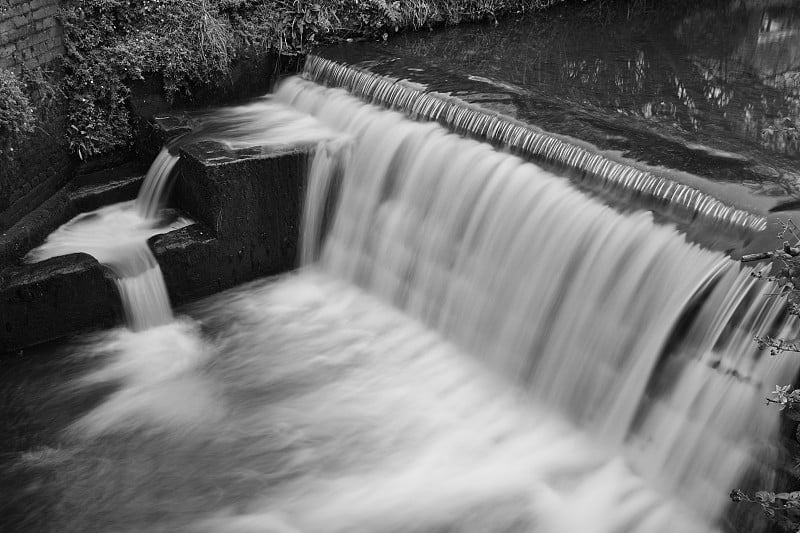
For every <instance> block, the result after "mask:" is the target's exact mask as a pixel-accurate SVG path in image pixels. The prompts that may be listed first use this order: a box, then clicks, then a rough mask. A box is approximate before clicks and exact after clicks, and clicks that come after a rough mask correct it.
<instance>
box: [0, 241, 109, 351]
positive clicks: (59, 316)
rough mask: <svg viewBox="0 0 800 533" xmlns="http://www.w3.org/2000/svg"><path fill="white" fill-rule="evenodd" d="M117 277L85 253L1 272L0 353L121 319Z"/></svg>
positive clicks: (102, 325)
mask: <svg viewBox="0 0 800 533" xmlns="http://www.w3.org/2000/svg"><path fill="white" fill-rule="evenodd" d="M122 316H123V314H122V305H121V303H120V299H119V293H118V292H117V289H116V286H115V284H114V281H113V279H112V278H111V277H110V275H109V274H108V273H107V272H106V271H105V269H104V268H102V267H101V266H100V264H99V263H98V262H97V261H96V260H95V259H94V258H92V257H90V256H88V255H86V254H72V255H65V256H61V257H54V258H52V259H48V260H47V261H43V262H41V263H34V264H28V265H20V266H17V267H12V268H7V269H5V270H4V271H2V272H0V353H2V352H9V351H14V350H18V349H21V348H23V347H26V346H31V345H33V344H37V343H41V342H46V341H49V340H53V339H57V338H60V337H63V336H65V335H69V334H73V333H76V332H79V331H85V330H89V329H94V328H97V327H104V326H110V325H113V324H116V323H119V322H121V320H122Z"/></svg>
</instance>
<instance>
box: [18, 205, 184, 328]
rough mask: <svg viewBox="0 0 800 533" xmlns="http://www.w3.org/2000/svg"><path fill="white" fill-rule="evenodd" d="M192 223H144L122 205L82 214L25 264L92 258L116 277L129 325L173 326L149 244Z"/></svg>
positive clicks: (31, 254)
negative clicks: (67, 257)
mask: <svg viewBox="0 0 800 533" xmlns="http://www.w3.org/2000/svg"><path fill="white" fill-rule="evenodd" d="M187 224H189V220H187V219H186V218H183V217H177V218H176V219H174V220H171V221H166V222H165V221H161V220H159V219H146V218H142V217H141V216H140V215H139V213H138V212H137V210H136V206H135V205H134V202H123V203H120V204H114V205H110V206H106V207H101V208H100V209H97V210H95V211H91V212H88V213H82V214H80V215H78V216H76V217H75V218H74V219H72V220H70V221H69V222H67V223H66V224H64V225H63V226H61V227H60V228H58V229H57V230H56V231H55V232H53V233H52V234H51V235H50V236H49V237H48V238H47V240H46V241H45V243H44V244H42V245H41V246H39V247H38V248H35V249H34V250H31V251H30V252H29V253H28V255H27V256H26V258H25V259H26V261H29V262H37V261H43V260H45V259H49V258H51V257H55V256H58V255H66V254H71V253H78V252H83V253H88V254H89V255H91V256H93V257H94V258H95V259H97V260H98V261H99V262H100V263H101V264H102V265H104V266H106V267H107V268H108V269H109V270H110V271H111V273H112V275H113V277H114V281H115V283H116V285H117V288H118V289H119V293H120V298H121V299H122V306H123V310H124V311H125V316H126V321H127V322H128V324H129V325H130V326H131V327H132V328H133V329H135V330H141V329H146V328H149V327H151V326H157V325H160V324H166V323H168V322H170V321H171V320H172V309H171V308H170V303H169V296H168V295H167V287H166V285H165V284H164V277H163V275H162V274H161V267H160V266H159V265H158V262H157V261H156V258H155V257H154V256H153V252H151V251H150V248H149V247H148V246H147V239H148V238H150V237H152V236H153V235H156V234H159V233H165V232H167V231H171V230H174V229H178V228H182V227H183V226H186V225H187Z"/></svg>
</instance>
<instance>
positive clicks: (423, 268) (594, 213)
mask: <svg viewBox="0 0 800 533" xmlns="http://www.w3.org/2000/svg"><path fill="white" fill-rule="evenodd" d="M279 97H281V98H284V99H285V100H286V101H287V102H291V104H292V105H294V106H296V107H299V108H301V109H304V110H306V111H308V112H310V113H312V114H315V115H316V116H318V117H319V118H320V119H321V120H323V121H324V122H325V123H327V124H329V125H330V126H332V127H334V128H337V129H341V130H342V131H347V132H348V133H350V134H351V135H353V137H354V138H355V141H354V144H353V145H352V146H353V147H354V149H353V151H352V153H350V152H343V153H342V154H340V155H339V157H332V156H331V155H330V154H329V153H328V152H329V151H330V148H329V147H325V148H324V150H323V152H324V154H325V155H324V157H319V156H318V157H317V158H316V159H315V164H314V165H313V166H312V169H311V179H312V181H311V183H310V185H309V196H308V199H309V206H307V216H308V214H309V213H316V215H315V216H313V217H308V218H307V223H308V225H307V226H306V229H305V240H306V242H305V250H308V251H306V255H305V256H306V257H316V256H317V254H318V255H319V264H320V267H321V268H323V269H324V270H325V271H327V272H331V273H334V274H336V275H337V276H340V277H343V278H344V279H348V280H350V281H353V282H355V283H357V284H359V285H361V286H362V287H364V288H366V289H368V290H369V291H370V292H371V293H375V294H378V295H380V296H381V297H383V298H384V299H385V300H387V301H389V302H391V303H393V304H394V305H395V306H397V307H399V308H400V309H402V310H404V311H406V312H407V313H409V314H411V315H412V316H414V317H416V318H417V319H419V320H421V321H422V322H424V323H425V324H427V325H428V326H430V327H432V328H434V329H436V330H437V331H439V332H441V333H442V334H443V335H445V336H446V337H447V338H449V339H452V340H454V341H455V342H456V343H458V344H459V345H460V346H461V347H463V348H464V349H465V350H467V351H469V352H471V353H473V354H475V355H477V356H479V357H481V358H483V359H486V360H488V361H489V362H490V363H492V364H493V365H495V366H496V367H497V368H499V369H501V371H502V372H504V373H505V374H506V375H508V376H510V377H512V378H513V379H515V380H518V381H519V382H521V384H522V385H523V386H524V387H526V388H527V389H528V390H529V391H530V392H531V394H532V395H533V396H534V397H535V398H537V399H538V400H539V401H540V402H542V403H543V404H544V405H547V406H549V407H551V408H554V409H556V410H559V411H562V412H564V413H565V414H566V415H567V416H568V417H569V418H570V419H571V420H572V421H574V422H575V423H577V424H578V425H579V426H581V427H584V428H586V429H588V430H589V431H590V432H592V434H593V435H595V436H596V437H597V438H599V439H600V441H602V442H603V443H604V444H605V445H606V446H608V447H609V448H610V449H622V453H623V454H624V455H626V456H627V457H628V458H629V460H630V461H631V462H632V464H634V465H635V467H636V470H637V471H638V472H640V473H641V474H643V475H646V476H648V477H651V478H653V479H654V480H655V481H656V482H657V483H658V484H659V485H661V486H664V487H667V488H668V490H670V491H673V492H674V493H676V494H681V495H683V496H685V498H686V501H689V502H692V504H693V505H695V506H696V508H697V510H698V511H700V512H701V513H702V514H704V515H706V516H719V515H720V514H721V513H722V512H723V510H724V507H725V505H726V503H727V494H728V492H729V490H730V488H731V487H732V486H734V484H735V482H736V480H737V479H738V478H739V477H740V476H742V475H743V474H744V473H745V472H747V471H748V470H749V469H750V468H751V467H752V466H753V465H754V464H757V463H759V461H760V459H759V458H758V457H757V455H758V452H760V451H761V450H759V449H758V446H759V440H760V439H761V438H762V437H763V438H765V439H766V440H767V441H768V440H769V438H770V436H774V435H775V431H776V430H777V421H778V417H777V414H775V413H773V414H772V415H773V416H770V414H769V413H762V412H760V410H761V408H762V407H763V405H762V404H763V397H764V395H765V390H764V388H765V384H767V386H768V384H770V383H773V382H774V383H778V382H781V381H783V380H786V379H791V376H793V375H794V372H795V371H796V369H797V364H796V362H793V361H791V359H787V358H784V359H775V358H769V357H761V354H760V352H759V351H758V347H757V346H756V344H755V343H754V342H752V340H751V339H752V337H753V335H754V334H760V335H763V334H765V333H767V332H770V331H775V330H776V329H777V330H778V331H780V333H781V334H782V335H786V334H787V333H789V332H790V331H789V330H790V329H791V327H792V324H790V323H789V321H788V320H787V318H786V317H785V314H784V313H783V307H784V304H783V302H781V301H780V300H776V299H774V298H769V297H768V296H767V294H768V293H769V291H770V290H771V289H770V288H769V287H765V286H764V284H762V283H759V282H758V281H757V280H755V279H753V278H752V277H751V276H750V273H751V271H750V270H749V269H740V268H739V267H738V266H737V265H735V264H734V263H733V262H731V261H730V260H729V259H727V258H725V257H724V256H723V255H722V254H719V253H714V252H710V251H706V250H704V249H702V248H700V247H698V246H697V245H692V244H689V243H687V242H686V240H685V238H684V237H683V236H682V235H681V233H679V232H678V231H677V230H675V229H674V228H671V227H668V226H661V225H657V224H655V223H654V222H653V219H652V217H651V216H650V215H649V214H647V213H641V212H640V213H634V214H630V215H622V214H619V213H617V212H615V211H614V210H613V209H611V208H608V207H605V206H603V205H601V204H600V203H598V202H596V201H595V200H592V199H590V198H588V197H586V196H585V195H583V194H582V193H579V192H578V191H576V190H574V189H573V188H572V187H570V186H569V185H568V183H567V182H566V181H565V180H563V179H562V178H559V177H556V176H553V175H551V174H550V173H548V172H546V171H543V170H542V169H540V168H537V167H536V166H534V165H532V164H529V163H525V162H523V161H522V160H519V159H517V158H515V157H511V156H508V155H504V154H501V153H498V152H495V151H494V150H492V149H491V148H490V147H488V145H485V144H481V143H477V142H472V141H468V140H465V139H463V138H459V137H457V136H455V135H453V134H449V133H446V132H445V131H443V130H442V129H441V128H439V127H438V126H436V125H433V124H419V123H414V122H409V121H408V120H406V119H405V118H404V117H402V116H401V115H399V114H395V113H391V112H379V111H377V110H376V109H375V108H373V107H371V106H368V105H365V104H362V103H359V102H357V101H355V100H353V99H352V97H351V96H349V95H347V94H345V93H344V92H342V91H338V90H330V89H324V88H321V87H320V86H318V85H315V84H311V83H306V82H302V81H294V82H292V83H290V84H287V85H285V86H284V88H283V89H282V92H281V93H279ZM342 159H344V160H345V161H346V163H345V164H344V171H343V172H342V169H341V166H342V162H341V160H342ZM318 165H319V166H327V167H328V168H327V170H321V169H320V168H317V166H318ZM331 176H338V178H337V181H339V183H338V184H337V190H338V194H339V197H338V207H337V210H336V215H335V218H334V220H333V222H332V223H331V224H330V228H328V229H327V231H326V235H327V238H326V239H324V240H322V239H320V238H319V236H320V235H322V234H323V231H322V230H321V228H320V224H321V221H322V220H323V218H324V217H322V216H321V213H322V212H323V210H324V208H325V206H324V205H323V203H324V202H326V201H327V202H330V198H329V196H330V195H331V193H330V192H329V191H330V190H331V184H330V179H331V178H330V177H331ZM313 180H317V181H313ZM314 204H316V205H314ZM315 251H318V252H315ZM712 282H714V283H716V285H715V287H714V288H713V290H712V292H711V296H710V297H709V300H708V303H706V304H705V305H704V306H703V308H702V312H701V313H700V315H699V316H698V317H697V319H696V321H695V322H694V324H693V326H692V329H691V330H690V331H689V333H688V335H687V338H686V340H685V341H684V342H683V343H681V344H680V345H679V346H678V347H677V348H675V349H674V351H673V354H672V355H670V362H669V365H670V366H671V369H670V370H671V374H670V375H671V376H673V377H674V379H675V381H674V382H673V383H672V386H671V387H663V386H661V387H657V386H656V385H655V384H653V385H651V387H650V388H649V389H648V383H649V382H650V380H651V379H653V376H654V369H655V368H656V365H657V364H658V363H659V361H660V358H661V356H662V352H663V350H664V347H665V345H666V343H667V340H668V338H669V336H670V333H671V332H672V328H673V327H674V325H675V324H676V323H677V322H678V320H679V318H680V317H681V315H682V313H683V312H684V311H685V309H686V308H687V306H688V304H689V302H690V301H691V300H692V298H693V297H694V295H696V294H698V293H699V292H700V291H702V290H703V289H704V287H707V286H708V284H710V283H712ZM734 313H739V314H741V313H744V317H736V318H735V319H734ZM656 381H658V380H656ZM634 419H636V424H635V425H634ZM668 529H669V526H668V523H664V524H662V525H661V526H658V527H656V528H655V529H654V530H655V531H661V530H664V531H666V530H668Z"/></svg>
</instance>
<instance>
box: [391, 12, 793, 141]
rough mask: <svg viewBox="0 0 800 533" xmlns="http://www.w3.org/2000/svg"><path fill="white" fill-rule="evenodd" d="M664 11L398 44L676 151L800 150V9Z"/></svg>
mask: <svg viewBox="0 0 800 533" xmlns="http://www.w3.org/2000/svg"><path fill="white" fill-rule="evenodd" d="M665 4H666V3H660V5H655V3H647V2H636V1H632V2H628V3H624V2H623V3H620V4H617V5H614V6H609V5H608V3H602V2H594V3H592V4H590V5H588V6H583V7H582V6H578V5H575V4H572V5H570V6H567V7H566V8H565V9H564V10H563V11H562V12H560V13H556V14H552V15H550V16H548V17H546V18H543V17H538V18H536V19H535V20H530V21H520V22H515V23H508V24H504V25H502V26H501V27H500V28H488V27H472V28H466V29H465V28H459V29H453V30H448V31H444V32H441V33H437V34H433V35H426V36H424V37H422V38H420V37H417V36H407V37H404V38H402V39H400V40H399V41H398V42H396V45H397V46H399V47H401V48H403V49H405V50H407V51H410V52H412V53H414V54H417V55H422V56H425V57H427V58H431V59H432V61H433V62H439V64H440V65H443V66H447V67H448V68H452V67H455V68H459V69H464V68H467V69H468V70H469V71H470V72H471V73H474V74H478V73H480V74H481V75H482V76H487V77H492V78H496V79H500V80H503V81H504V82H507V83H512V84H516V85H518V86H521V87H524V88H525V89H526V90H528V91H532V92H533V93H534V94H536V93H540V94H542V95H547V96H548V97H550V98H552V97H555V98H556V99H558V100H560V101H562V102H563V103H564V104H566V105H569V106H577V107H578V108H579V109H580V110H583V111H589V112H590V113H591V112H601V113H603V114H604V115H611V116H612V117H613V118H614V120H621V121H623V123H625V124H628V125H631V124H632V125H634V126H635V127H638V128H643V129H644V130H655V131H657V132H658V133H659V134H661V135H667V136H676V137H678V138H680V139H682V140H683V141H684V142H689V143H695V144H699V145H702V146H712V147H714V148H716V149H718V150H730V151H733V152H737V153H747V152H748V150H756V151H761V152H764V151H766V152H768V153H771V154H778V153H780V154H786V155H789V156H796V155H797V154H798V153H800V135H798V130H797V124H798V120H800V6H795V5H791V3H789V2H786V1H785V0H784V1H772V2H769V1H765V2H755V1H753V0H733V1H730V0H728V1H725V2H723V1H717V2H707V3H703V4H699V5H698V4H695V3H693V2H683V4H684V5H683V6H682V7H676V5H675V3H673V2H670V3H668V4H669V5H665Z"/></svg>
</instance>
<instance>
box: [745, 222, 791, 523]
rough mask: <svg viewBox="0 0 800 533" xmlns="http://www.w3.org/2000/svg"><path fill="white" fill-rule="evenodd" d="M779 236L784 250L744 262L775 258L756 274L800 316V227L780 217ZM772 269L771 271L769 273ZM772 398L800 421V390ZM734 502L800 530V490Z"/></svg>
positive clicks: (782, 348)
mask: <svg viewBox="0 0 800 533" xmlns="http://www.w3.org/2000/svg"><path fill="white" fill-rule="evenodd" d="M779 224H780V231H779V232H778V238H779V239H785V238H786V237H791V238H792V239H793V241H794V244H792V243H791V242H790V241H789V240H784V241H783V246H782V247H781V248H780V249H777V250H773V251H770V252H763V253H758V254H750V255H746V256H744V257H742V262H749V261H761V260H764V259H771V260H772V261H771V263H772V264H771V265H770V266H769V267H765V268H764V269H762V270H760V271H757V272H755V273H754V274H753V275H754V276H755V277H757V278H759V279H764V280H767V281H770V282H773V283H776V285H777V287H778V290H777V292H775V293H773V294H772V295H771V296H772V297H775V298H786V300H787V303H788V309H787V312H788V313H789V314H790V315H795V316H800V228H798V227H797V226H796V225H795V223H794V222H793V221H792V220H786V221H783V220H779ZM767 269H769V272H770V273H769V274H765V272H766V271H767ZM754 340H755V342H757V343H758V345H759V347H760V348H762V349H766V348H769V350H770V354H771V355H772V356H777V355H779V354H781V353H783V352H800V339H788V340H787V339H783V338H776V337H769V336H765V337H755V339H754ZM770 396H771V397H768V398H766V402H767V405H770V404H775V405H777V406H778V409H779V410H780V411H783V410H787V412H788V414H789V418H791V419H792V420H795V421H800V389H796V388H794V387H793V386H791V385H776V386H775V390H774V391H772V393H771V395H770ZM730 497H731V499H732V500H733V501H734V502H749V503H754V504H757V505H759V506H760V507H761V509H762V511H763V512H764V514H765V515H766V516H767V517H768V518H769V519H770V520H772V521H774V522H775V523H777V524H778V525H779V526H781V527H782V528H783V529H785V530H787V531H793V532H796V533H800V491H795V492H771V491H763V490H762V491H757V492H755V493H753V494H752V495H751V494H748V493H745V492H743V491H741V490H739V489H735V490H733V491H732V492H731V495H730Z"/></svg>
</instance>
